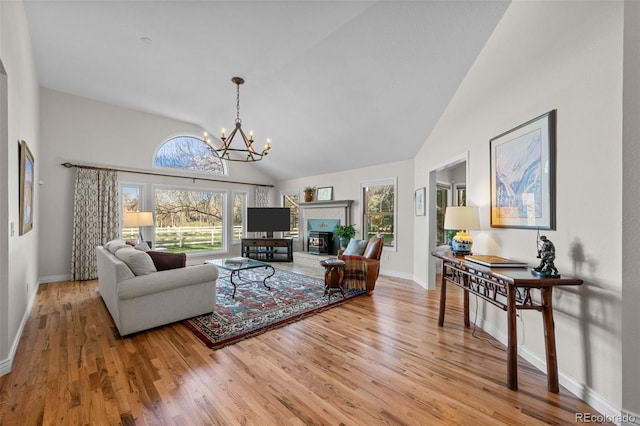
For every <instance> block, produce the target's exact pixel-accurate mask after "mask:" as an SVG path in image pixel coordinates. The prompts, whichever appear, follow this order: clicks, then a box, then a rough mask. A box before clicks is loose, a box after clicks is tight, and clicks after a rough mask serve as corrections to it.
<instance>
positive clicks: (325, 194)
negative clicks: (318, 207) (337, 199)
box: [316, 186, 333, 201]
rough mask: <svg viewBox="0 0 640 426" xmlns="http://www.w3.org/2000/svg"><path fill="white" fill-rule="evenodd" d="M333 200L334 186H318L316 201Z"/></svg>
mask: <svg viewBox="0 0 640 426" xmlns="http://www.w3.org/2000/svg"><path fill="white" fill-rule="evenodd" d="M331 200H333V186H325V187H323V188H318V194H317V195H316V201H331Z"/></svg>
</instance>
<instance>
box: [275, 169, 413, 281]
mask: <svg viewBox="0 0 640 426" xmlns="http://www.w3.org/2000/svg"><path fill="white" fill-rule="evenodd" d="M310 161H312V160H310ZM393 177H397V179H398V180H397V182H398V194H397V206H398V212H397V227H398V229H397V250H395V251H393V250H387V248H385V250H384V252H383V253H382V260H381V262H380V273H381V274H385V275H392V276H396V277H403V278H408V279H413V257H412V255H411V251H412V249H413V196H414V187H413V161H412V160H407V161H399V162H394V163H387V164H381V165H378V166H372V167H365V168H360V169H354V170H348V171H344V172H340V173H332V174H327V175H318V176H308V177H304V178H299V179H291V180H285V181H280V182H278V184H277V190H278V191H298V193H299V197H300V198H299V199H300V200H304V194H303V193H302V189H303V188H304V187H306V186H316V187H323V186H333V199H334V200H354V202H353V204H352V205H351V220H352V221H353V223H354V224H355V225H356V229H359V230H360V232H362V231H361V229H362V228H361V227H362V205H361V194H360V185H361V183H363V182H367V181H372V180H377V179H386V178H393ZM358 235H359V236H361V234H358ZM296 250H302V244H301V242H297V244H296Z"/></svg>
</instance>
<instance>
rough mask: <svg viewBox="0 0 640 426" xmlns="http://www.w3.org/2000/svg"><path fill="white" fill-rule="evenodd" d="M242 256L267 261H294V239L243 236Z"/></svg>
mask: <svg viewBox="0 0 640 426" xmlns="http://www.w3.org/2000/svg"><path fill="white" fill-rule="evenodd" d="M242 256H243V257H248V258H249V259H256V260H263V261H266V262H293V239H292V238H243V239H242Z"/></svg>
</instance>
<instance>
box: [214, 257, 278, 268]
mask: <svg viewBox="0 0 640 426" xmlns="http://www.w3.org/2000/svg"><path fill="white" fill-rule="evenodd" d="M237 259H238V258H235V257H231V258H225V259H213V260H207V263H212V264H214V265H216V266H217V267H218V268H222V269H225V270H227V271H241V270H243V269H253V268H261V267H265V268H266V267H270V268H273V267H272V266H271V264H270V263H267V262H262V261H260V260H255V259H248V258H243V259H244V260H242V261H239V260H237Z"/></svg>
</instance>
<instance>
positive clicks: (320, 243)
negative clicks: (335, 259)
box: [307, 231, 333, 254]
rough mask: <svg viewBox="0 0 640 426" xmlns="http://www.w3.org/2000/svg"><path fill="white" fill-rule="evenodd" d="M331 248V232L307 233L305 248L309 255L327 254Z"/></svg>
mask: <svg viewBox="0 0 640 426" xmlns="http://www.w3.org/2000/svg"><path fill="white" fill-rule="evenodd" d="M332 246H333V232H324V231H309V238H308V241H307V247H309V253H313V254H329V253H330V252H331V247H332Z"/></svg>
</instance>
